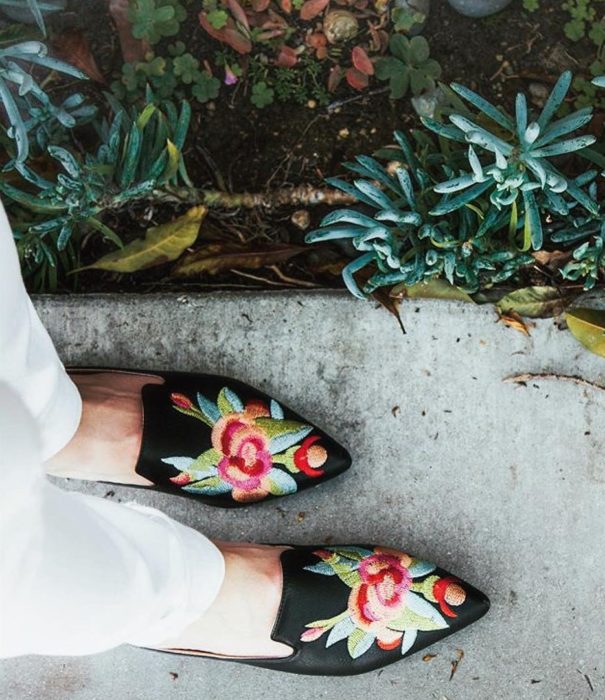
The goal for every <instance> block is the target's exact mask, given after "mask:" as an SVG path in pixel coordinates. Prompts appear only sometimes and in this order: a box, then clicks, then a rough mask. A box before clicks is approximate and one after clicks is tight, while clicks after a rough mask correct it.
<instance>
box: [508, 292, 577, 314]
mask: <svg viewBox="0 0 605 700" xmlns="http://www.w3.org/2000/svg"><path fill="white" fill-rule="evenodd" d="M570 301H571V298H570V297H569V295H568V296H564V295H563V294H561V292H560V291H559V290H558V289H556V288H555V287H526V288H524V289H517V290H516V291H514V292H511V293H510V294H507V295H506V296H505V297H502V299H500V301H499V302H498V303H497V304H496V307H497V308H498V311H500V312H501V313H509V312H510V311H516V312H517V313H518V314H519V315H520V316H526V317H527V318H548V317H551V316H557V315H558V314H560V313H562V311H563V310H564V309H565V307H566V306H567V305H568V304H569V303H570Z"/></svg>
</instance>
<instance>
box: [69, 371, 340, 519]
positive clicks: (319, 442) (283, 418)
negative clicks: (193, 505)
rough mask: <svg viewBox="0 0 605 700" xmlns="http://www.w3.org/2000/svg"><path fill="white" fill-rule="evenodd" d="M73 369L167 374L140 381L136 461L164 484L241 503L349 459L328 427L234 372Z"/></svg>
mask: <svg viewBox="0 0 605 700" xmlns="http://www.w3.org/2000/svg"><path fill="white" fill-rule="evenodd" d="M70 372H73V373H81V372H86V373H91V372H99V373H100V372H125V373H128V374H138V375H144V376H149V377H161V378H162V379H164V383H163V384H146V385H145V386H144V387H143V389H142V401H143V438H142V443H141V451H140V454H139V457H138V460H137V464H136V466H135V471H136V473H137V474H139V475H140V476H142V477H144V478H146V479H149V481H152V482H153V483H154V484H155V488H157V489H159V490H162V491H167V492H170V493H178V494H181V495H183V496H190V497H193V498H197V499H198V500H201V501H203V502H204V503H207V504H208V505H212V506H220V507H237V506H244V505H247V504H249V503H253V502H258V501H266V500H269V499H273V498H277V497H280V496H288V495H291V494H294V493H297V492H299V491H302V490H303V489H306V488H309V487H310V486H316V485H318V484H320V483H322V482H324V481H327V480H328V479H332V478H333V477H335V476H338V475H339V474H342V472H344V471H346V470H347V469H348V468H349V466H350V465H351V457H350V455H349V453H348V452H347V450H346V449H345V448H344V447H342V445H340V444H339V443H337V442H336V441H335V440H333V439H332V438H331V437H329V436H328V435H326V433H324V432H323V431H321V430H319V428H317V427H315V426H314V425H313V424H312V423H310V422H309V421H307V420H306V419H305V418H303V417H301V416H299V415H298V414H297V413H294V411H291V410H290V409H288V408H286V407H285V406H283V405H282V404H280V403H278V402H277V401H275V400H274V399H272V398H271V397H269V396H267V395H266V394H264V393H263V392H261V391H258V390H257V389H253V388H252V387H250V386H248V385H247V384H244V383H243V382H239V381H236V380H234V379H228V378H227V377H219V376H215V375H210V374H188V373H184V372H151V371H144V370H141V371H135V370H112V369H109V368H106V369H103V368H94V369H85V370H82V369H76V368H73V369H70ZM144 488H145V487H144ZM148 488H154V487H148Z"/></svg>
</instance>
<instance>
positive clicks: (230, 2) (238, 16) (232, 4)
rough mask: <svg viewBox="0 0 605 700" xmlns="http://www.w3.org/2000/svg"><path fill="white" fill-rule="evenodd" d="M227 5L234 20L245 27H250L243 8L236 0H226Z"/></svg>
mask: <svg viewBox="0 0 605 700" xmlns="http://www.w3.org/2000/svg"><path fill="white" fill-rule="evenodd" d="M227 7H228V8H229V9H230V10H231V14H232V15H233V17H234V18H235V21H236V22H239V23H240V24H241V25H242V26H243V27H246V29H250V25H249V24H248V17H247V16H246V13H245V12H244V8H243V7H242V6H241V5H240V4H239V2H238V1H237V0H227Z"/></svg>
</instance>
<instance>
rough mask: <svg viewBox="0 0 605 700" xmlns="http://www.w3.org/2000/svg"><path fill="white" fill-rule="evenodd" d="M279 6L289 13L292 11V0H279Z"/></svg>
mask: <svg viewBox="0 0 605 700" xmlns="http://www.w3.org/2000/svg"><path fill="white" fill-rule="evenodd" d="M279 6H280V7H281V9H282V10H283V11H284V12H285V13H286V14H287V15H289V14H290V13H291V12H292V0H279Z"/></svg>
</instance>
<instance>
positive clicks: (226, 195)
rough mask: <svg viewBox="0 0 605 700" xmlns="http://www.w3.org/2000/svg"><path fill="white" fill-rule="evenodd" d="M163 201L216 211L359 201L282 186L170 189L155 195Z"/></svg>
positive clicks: (335, 192) (332, 191)
mask: <svg viewBox="0 0 605 700" xmlns="http://www.w3.org/2000/svg"><path fill="white" fill-rule="evenodd" d="M153 195H154V197H158V198H159V199H161V200H163V201H173V202H182V203H187V204H203V205H204V206H206V207H210V208H212V209H239V208H244V209H254V208H257V207H260V208H264V209H274V208H277V207H281V206H287V205H289V206H313V205H316V204H329V205H339V204H353V203H354V202H355V201H356V200H355V199H354V198H353V197H351V196H350V195H347V194H345V193H344V192H341V191H340V190H336V189H332V188H329V187H313V186H312V185H299V186H298V187H281V188H279V189H276V190H271V191H269V192H239V193H233V194H232V193H230V192H221V191H220V190H198V189H196V188H193V187H179V188H173V187H171V188H166V189H163V190H156V191H154V192H153Z"/></svg>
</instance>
